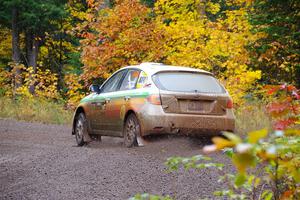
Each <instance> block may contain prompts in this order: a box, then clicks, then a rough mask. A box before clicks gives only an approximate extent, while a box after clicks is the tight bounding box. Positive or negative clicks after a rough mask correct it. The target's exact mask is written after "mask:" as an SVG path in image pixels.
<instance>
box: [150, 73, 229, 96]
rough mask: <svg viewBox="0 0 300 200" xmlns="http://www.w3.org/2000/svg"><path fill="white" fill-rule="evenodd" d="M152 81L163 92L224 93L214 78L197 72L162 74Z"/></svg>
mask: <svg viewBox="0 0 300 200" xmlns="http://www.w3.org/2000/svg"><path fill="white" fill-rule="evenodd" d="M152 79H153V81H154V83H155V85H156V86H157V87H158V88H159V89H161V90H169V91H175V92H200V93H224V92H225V90H224V88H223V87H222V86H221V85H220V84H219V82H218V81H217V79H215V78H214V77H213V76H210V75H206V74H202V73H197V72H160V73H157V74H154V75H153V76H152Z"/></svg>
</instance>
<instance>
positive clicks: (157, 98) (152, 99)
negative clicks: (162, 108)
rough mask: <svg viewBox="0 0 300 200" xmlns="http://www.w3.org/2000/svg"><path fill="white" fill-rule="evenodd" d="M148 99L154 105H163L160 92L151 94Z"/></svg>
mask: <svg viewBox="0 0 300 200" xmlns="http://www.w3.org/2000/svg"><path fill="white" fill-rule="evenodd" d="M147 101H148V102H149V103H151V104H153V105H161V101H160V96H159V95H158V94H151V95H149V96H148V97H147Z"/></svg>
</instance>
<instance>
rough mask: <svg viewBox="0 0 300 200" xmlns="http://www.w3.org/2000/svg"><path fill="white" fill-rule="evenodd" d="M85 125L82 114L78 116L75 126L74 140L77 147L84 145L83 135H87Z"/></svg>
mask: <svg viewBox="0 0 300 200" xmlns="http://www.w3.org/2000/svg"><path fill="white" fill-rule="evenodd" d="M86 123H87V122H86V118H85V115H84V114H83V113H80V114H78V116H77V117H76V124H75V138H76V143H77V145H78V146H83V145H84V144H85V141H84V135H85V134H87V124H86Z"/></svg>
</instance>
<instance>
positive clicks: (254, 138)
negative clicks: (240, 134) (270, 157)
mask: <svg viewBox="0 0 300 200" xmlns="http://www.w3.org/2000/svg"><path fill="white" fill-rule="evenodd" d="M267 135H268V130H267V129H262V130H258V131H252V132H250V133H248V140H249V142H250V143H252V144H255V143H257V142H258V140H260V139H262V138H265V137H266V136H267Z"/></svg>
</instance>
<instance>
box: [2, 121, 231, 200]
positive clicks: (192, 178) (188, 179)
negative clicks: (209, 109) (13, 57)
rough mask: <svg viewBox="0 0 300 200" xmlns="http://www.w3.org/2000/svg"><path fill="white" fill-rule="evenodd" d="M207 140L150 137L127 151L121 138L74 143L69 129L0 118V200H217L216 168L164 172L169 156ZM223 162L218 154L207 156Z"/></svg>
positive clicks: (197, 150)
mask: <svg viewBox="0 0 300 200" xmlns="http://www.w3.org/2000/svg"><path fill="white" fill-rule="evenodd" d="M207 143H208V139H207V138H203V139H195V138H188V137H178V136H176V137H175V136H165V137H154V138H152V139H151V142H150V144H148V145H146V146H145V147H138V148H131V149H127V148H125V147H123V145H122V139H120V138H110V137H104V138H103V139H102V142H92V143H91V144H89V145H87V146H84V147H77V146H76V145H75V138H74V137H73V136H72V135H71V128H70V127H68V126H60V125H45V124H39V123H27V122H17V121H14V120H0V199H18V200H19V199H72V200H73V199H103V200H115V199H117V200H118V199H122V200H123V199H128V198H129V197H131V196H133V195H134V194H136V193H144V192H147V193H151V194H159V195H170V196H172V197H173V198H175V199H184V200H185V199H186V200H193V199H199V198H209V199H216V198H214V197H213V195H212V193H213V191H215V190H217V189H220V188H222V187H224V185H221V184H220V183H217V177H218V173H219V172H218V170H216V169H205V170H200V171H188V172H184V170H180V171H179V172H172V173H167V172H166V167H165V166H164V164H163V163H164V162H165V161H166V159H167V158H168V157H170V156H175V155H176V156H192V155H197V154H201V153H202V152H201V147H203V145H205V144H207ZM210 156H211V157H212V158H213V159H214V161H216V162H223V163H227V164H228V166H227V167H225V169H224V170H225V171H226V172H228V171H232V166H230V165H229V163H230V162H229V161H228V159H227V158H226V157H225V156H224V155H222V153H218V154H213V155H210Z"/></svg>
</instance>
